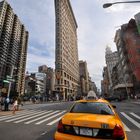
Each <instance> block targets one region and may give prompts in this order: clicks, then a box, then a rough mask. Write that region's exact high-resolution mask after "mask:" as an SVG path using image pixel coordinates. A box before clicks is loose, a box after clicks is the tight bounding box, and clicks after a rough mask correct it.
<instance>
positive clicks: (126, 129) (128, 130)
mask: <svg viewBox="0 0 140 140" xmlns="http://www.w3.org/2000/svg"><path fill="white" fill-rule="evenodd" d="M122 123H123V126H124V129H125V131H127V132H131V130H130V129H129V128H128V127H127V126H126V125H125V124H124V122H122Z"/></svg>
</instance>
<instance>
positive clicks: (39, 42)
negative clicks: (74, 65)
mask: <svg viewBox="0 0 140 140" xmlns="http://www.w3.org/2000/svg"><path fill="white" fill-rule="evenodd" d="M8 2H9V3H10V4H11V6H12V8H13V9H14V11H15V13H16V14H17V15H18V16H19V18H20V20H21V21H22V23H24V25H25V27H26V29H27V30H28V31H29V49H28V59H27V70H28V71H35V70H37V67H38V66H39V65H42V64H46V65H48V66H51V67H53V68H54V62H55V59H54V56H55V13H54V12H55V9H54V0H8ZM105 2H106V3H107V2H115V0H106V1H105V0H86V1H85V0H71V5H72V8H73V11H74V14H75V18H76V21H77V23H78V30H77V31H78V51H79V59H80V60H86V61H87V64H88V70H89V74H90V76H91V77H92V79H93V80H94V81H95V83H96V84H97V86H98V87H99V88H100V80H101V79H102V70H103V66H104V65H105V47H106V45H108V44H109V46H110V47H111V48H112V50H114V51H115V50H116V47H115V44H114V42H113V40H114V36H115V31H116V30H117V29H118V28H119V27H120V26H121V25H122V24H124V23H127V22H128V21H129V20H130V19H131V18H133V17H134V15H135V14H136V13H138V12H139V5H138V4H120V5H113V6H112V7H110V8H107V9H104V8H103V7H102V5H103V4H104V3H105Z"/></svg>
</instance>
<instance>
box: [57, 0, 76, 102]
mask: <svg viewBox="0 0 140 140" xmlns="http://www.w3.org/2000/svg"><path fill="white" fill-rule="evenodd" d="M55 17H56V18H55V20H56V24H55V27H56V37H55V41H56V48H55V74H56V82H55V90H56V91H58V93H59V95H60V96H61V97H62V98H63V99H64V100H66V99H68V97H69V96H73V97H75V96H76V94H77V90H78V85H79V62H78V46H77V27H78V26H77V23H76V19H75V16H74V13H73V10H72V7H71V4H70V1H69V0H55Z"/></svg>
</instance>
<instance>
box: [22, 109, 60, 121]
mask: <svg viewBox="0 0 140 140" xmlns="http://www.w3.org/2000/svg"><path fill="white" fill-rule="evenodd" d="M57 112H59V111H54V112H52V113H49V114H47V115H44V116H42V117H39V118H36V119H34V120H31V121H28V122H25V123H24V124H30V123H32V122H35V121H37V120H40V119H42V118H45V117H48V116H50V115H52V114H55V113H57Z"/></svg>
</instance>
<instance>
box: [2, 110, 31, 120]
mask: <svg viewBox="0 0 140 140" xmlns="http://www.w3.org/2000/svg"><path fill="white" fill-rule="evenodd" d="M31 112H34V111H25V112H22V113H20V114H18V115H16V114H15V115H10V116H7V117H6V116H5V117H3V118H1V119H0V121H3V120H7V119H12V118H15V117H20V116H23V115H25V114H30V113H31Z"/></svg>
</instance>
